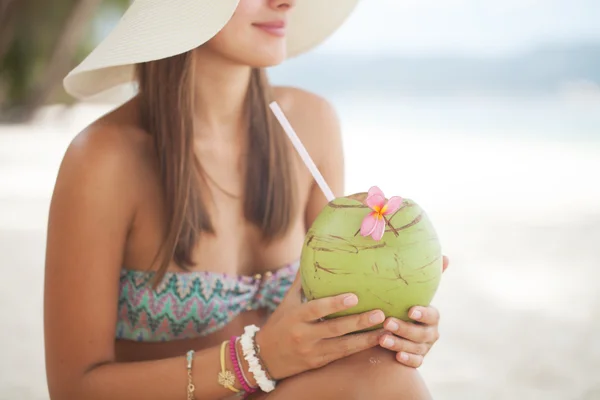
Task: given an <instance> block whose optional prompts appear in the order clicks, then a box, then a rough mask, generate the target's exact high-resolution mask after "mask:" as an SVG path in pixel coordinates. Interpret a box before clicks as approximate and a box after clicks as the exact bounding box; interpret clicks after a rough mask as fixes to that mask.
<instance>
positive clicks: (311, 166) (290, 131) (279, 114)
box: [269, 101, 335, 201]
mask: <svg viewBox="0 0 600 400" xmlns="http://www.w3.org/2000/svg"><path fill="white" fill-rule="evenodd" d="M269 107H270V108H271V110H272V111H273V114H275V117H276V118H277V120H278V121H279V123H280V124H281V126H282V127H283V130H284V131H285V133H286V134H287V136H288V138H290V140H291V141H292V144H293V145H294V147H295V148H296V151H297V152H298V154H299V155H300V158H302V161H304V164H305V165H306V167H307V168H308V170H309V171H310V173H311V174H312V176H313V178H315V181H316V182H317V185H319V187H320V188H321V190H322V191H323V194H324V195H325V197H326V198H327V201H332V200H334V199H335V196H334V195H333V192H332V191H331V188H330V187H329V185H328V184H327V182H325V178H323V175H321V172H319V169H318V168H317V166H316V165H315V163H314V162H313V160H312V158H311V157H310V155H309V154H308V151H306V148H305V147H304V145H303V144H302V142H301V141H300V138H299V137H298V135H297V134H296V132H295V131H294V128H292V125H290V122H289V121H288V119H287V118H286V117H285V115H284V114H283V111H282V110H281V107H279V104H277V102H276V101H274V102H272V103H271V104H269Z"/></svg>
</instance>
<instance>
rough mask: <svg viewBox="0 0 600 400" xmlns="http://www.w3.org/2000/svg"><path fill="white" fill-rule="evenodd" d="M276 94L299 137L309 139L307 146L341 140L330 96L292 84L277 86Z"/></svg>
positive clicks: (333, 143)
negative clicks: (292, 85)
mask: <svg viewBox="0 0 600 400" xmlns="http://www.w3.org/2000/svg"><path fill="white" fill-rule="evenodd" d="M273 94H274V97H275V100H276V101H277V102H278V103H279V105H280V106H281V108H282V110H283V112H284V113H285V115H286V117H287V118H288V119H289V121H290V124H291V125H292V126H293V127H294V130H295V131H296V132H297V133H298V136H299V137H300V138H301V139H302V140H303V141H305V142H307V143H305V145H308V146H309V145H310V143H311V142H316V143H318V144H321V145H324V144H330V145H335V144H336V143H339V142H340V123H339V118H338V115H337V112H336V110H335V108H334V107H333V105H332V104H331V103H330V102H329V101H328V100H327V99H325V98H324V97H322V96H320V95H318V94H315V93H312V92H309V91H306V90H303V89H299V88H296V87H289V86H275V87H274V88H273Z"/></svg>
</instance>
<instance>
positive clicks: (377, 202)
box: [360, 186, 403, 240]
mask: <svg viewBox="0 0 600 400" xmlns="http://www.w3.org/2000/svg"><path fill="white" fill-rule="evenodd" d="M402 201H403V199H402V197H398V196H394V197H392V198H391V199H389V200H388V201H387V202H386V201H385V196H384V195H383V192H382V191H381V189H379V188H378V187H377V186H373V187H372V188H371V189H369V194H368V196H367V201H366V203H367V205H368V206H369V208H370V209H371V210H372V211H371V212H370V213H369V215H367V216H366V217H365V219H363V222H362V225H361V226H360V234H361V235H362V236H365V237H366V236H371V237H372V238H373V239H375V240H381V238H382V237H383V234H384V233H385V225H386V220H385V218H384V216H385V215H390V214H393V213H395V212H396V211H398V209H399V208H400V206H401V205H402Z"/></svg>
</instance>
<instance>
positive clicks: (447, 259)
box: [442, 256, 450, 273]
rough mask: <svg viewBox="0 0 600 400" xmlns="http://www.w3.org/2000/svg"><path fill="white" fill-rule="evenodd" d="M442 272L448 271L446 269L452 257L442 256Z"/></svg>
mask: <svg viewBox="0 0 600 400" xmlns="http://www.w3.org/2000/svg"><path fill="white" fill-rule="evenodd" d="M442 260H443V262H442V273H443V272H445V271H446V269H447V268H448V265H450V259H449V258H448V257H446V256H443V257H442Z"/></svg>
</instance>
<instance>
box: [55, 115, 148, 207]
mask: <svg viewBox="0 0 600 400" xmlns="http://www.w3.org/2000/svg"><path fill="white" fill-rule="evenodd" d="M151 149H152V141H151V138H150V136H149V135H147V134H146V133H145V132H144V131H143V130H141V129H139V128H137V127H136V126H135V124H130V123H127V122H125V121H120V120H119V119H115V118H114V117H113V116H112V115H111V114H108V115H107V116H105V117H102V118H100V119H99V120H97V121H95V122H93V123H92V124H90V125H89V126H88V127H86V128H85V129H84V130H83V131H81V132H80V133H78V134H77V135H76V136H75V137H74V138H73V140H72V141H71V143H70V144H69V146H68V148H67V150H66V152H65V154H64V156H63V159H62V162H61V165H60V169H59V172H58V177H57V181H56V189H59V188H66V187H69V188H78V189H77V193H78V195H76V197H77V196H79V195H84V194H87V195H91V196H99V195H102V196H106V195H107V194H108V193H114V194H118V195H119V199H120V200H121V201H126V200H127V198H130V199H132V200H135V196H134V195H135V193H136V190H135V189H138V188H139V184H140V181H144V179H140V178H143V177H144V175H146V174H147V173H148V172H149V171H150V168H149V167H151V165H152V163H151V158H152V157H153V152H152V150H151ZM56 189H55V190H56ZM69 192H71V191H69Z"/></svg>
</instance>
